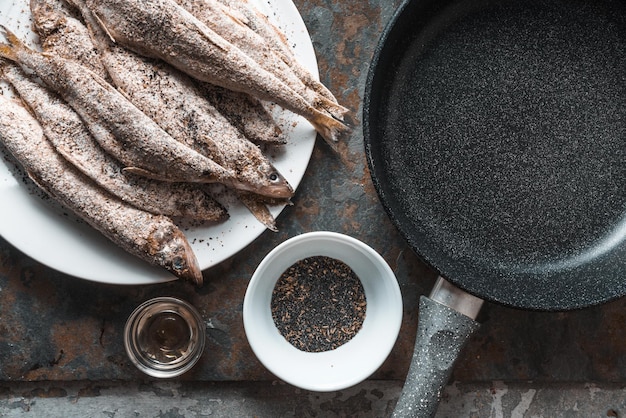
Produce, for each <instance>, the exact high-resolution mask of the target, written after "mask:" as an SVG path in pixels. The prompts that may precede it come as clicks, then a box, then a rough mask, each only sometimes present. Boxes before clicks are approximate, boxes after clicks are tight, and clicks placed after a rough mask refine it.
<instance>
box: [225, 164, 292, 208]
mask: <svg viewBox="0 0 626 418" xmlns="http://www.w3.org/2000/svg"><path fill="white" fill-rule="evenodd" d="M238 174H239V176H238V178H239V184H238V185H236V186H235V187H236V188H237V189H239V190H246V191H249V192H253V193H256V194H259V195H261V196H266V197H271V198H277V199H289V198H290V197H292V196H293V194H294V190H293V187H291V185H290V184H289V182H288V181H287V179H286V178H285V177H284V176H283V175H282V174H281V173H280V171H278V169H276V167H274V166H273V165H272V164H271V163H269V162H265V161H264V162H261V163H259V164H256V165H252V164H250V165H247V166H246V167H244V169H243V170H241V171H240V172H239V173H238Z"/></svg>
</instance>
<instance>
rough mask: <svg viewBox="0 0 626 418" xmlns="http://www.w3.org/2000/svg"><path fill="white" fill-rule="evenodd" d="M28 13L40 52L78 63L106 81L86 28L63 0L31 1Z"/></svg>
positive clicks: (105, 75) (102, 66)
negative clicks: (29, 13)
mask: <svg viewBox="0 0 626 418" xmlns="http://www.w3.org/2000/svg"><path fill="white" fill-rule="evenodd" d="M30 10H31V14H32V16H33V28H34V30H35V32H36V33H37V34H38V35H39V39H40V42H41V49H42V50H43V51H46V52H48V53H50V54H56V55H59V56H61V57H64V58H67V59H72V60H74V61H77V62H80V63H81V64H82V65H83V66H85V67H87V68H89V69H90V70H91V71H93V72H94V73H96V74H98V75H99V76H100V77H102V78H103V79H105V80H107V81H108V80H109V78H108V76H109V75H108V73H107V71H106V69H105V68H104V65H103V64H102V62H101V61H100V56H99V54H98V51H97V50H96V48H95V47H94V46H93V44H91V42H90V40H89V32H88V31H87V28H86V27H85V25H83V24H82V22H80V21H79V20H78V19H77V18H76V16H75V15H74V14H73V13H72V12H71V11H70V8H69V6H68V5H67V4H66V3H65V2H64V1H63V0H30Z"/></svg>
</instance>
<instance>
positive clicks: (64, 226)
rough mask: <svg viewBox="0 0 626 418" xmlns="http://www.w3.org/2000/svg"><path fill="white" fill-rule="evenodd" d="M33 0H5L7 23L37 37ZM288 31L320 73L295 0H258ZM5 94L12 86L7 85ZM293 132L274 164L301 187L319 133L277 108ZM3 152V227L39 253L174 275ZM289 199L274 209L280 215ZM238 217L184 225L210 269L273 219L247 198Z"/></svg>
mask: <svg viewBox="0 0 626 418" xmlns="http://www.w3.org/2000/svg"><path fill="white" fill-rule="evenodd" d="M28 3H29V2H28V0H3V1H2V2H0V24H3V25H5V26H6V27H7V28H9V29H10V30H12V31H13V32H15V33H16V34H17V35H18V36H20V37H21V38H22V39H24V40H27V41H28V42H29V43H31V44H32V43H33V42H34V41H35V39H36V38H35V35H34V34H33V33H32V30H31V22H30V11H29V7H28ZM252 3H253V4H255V5H256V6H257V7H258V8H259V9H260V10H261V11H262V12H263V13H265V14H266V15H267V16H268V17H269V18H270V19H271V20H272V21H273V22H274V23H275V24H276V25H278V26H279V27H280V28H281V29H282V30H283V31H284V32H285V34H286V35H287V37H288V39H289V41H290V43H291V45H295V47H294V48H295V53H296V56H297V57H298V59H299V60H300V62H301V63H302V64H303V65H304V66H305V67H306V68H308V69H309V71H311V73H313V74H314V75H316V76H317V75H318V68H317V61H316V58H315V52H314V50H313V45H312V43H311V39H310V37H309V34H308V32H307V29H306V26H305V24H304V22H303V21H302V17H301V16H300V13H299V12H298V10H297V9H296V7H295V5H294V4H293V3H292V2H291V0H268V1H260V0H252ZM3 92H4V94H10V92H9V91H8V90H7V89H6V87H5V88H4V89H3ZM277 120H278V122H279V123H280V125H281V128H282V129H283V132H284V133H285V134H286V136H287V141H288V143H287V145H285V146H284V147H282V151H281V152H278V153H276V154H273V155H272V156H271V158H272V161H273V162H274V165H275V166H276V168H278V170H279V171H280V172H281V173H282V174H283V175H284V176H285V177H286V178H287V180H288V181H289V182H290V184H291V185H292V186H293V187H294V189H295V188H297V186H298V185H299V184H300V181H301V180H302V177H303V175H304V173H305V170H306V167H307V165H308V163H309V159H310V158H311V153H312V151H313V146H314V144H315V137H316V133H315V130H314V129H313V127H312V126H311V125H310V124H309V123H308V122H307V121H306V120H304V119H303V118H301V117H298V116H295V115H294V114H292V113H289V112H282V111H279V112H277ZM2 152H3V154H2V158H0V235H1V236H2V237H3V238H4V239H6V240H7V241H8V242H10V243H11V244H12V245H14V246H15V247H16V248H18V249H19V250H20V251H22V252H24V253H25V254H27V255H28V256H30V257H32V258H34V259H35V260H37V261H39V262H41V263H43V264H45V265H47V266H49V267H51V268H54V269H56V270H59V271H61V272H63V273H66V274H70V275H72V276H76V277H79V278H83V279H87V280H92V281H97V282H104V283H114V284H149V283H157V282H165V281H169V280H173V279H174V278H175V277H174V276H173V275H171V274H170V273H168V272H166V271H165V270H162V269H160V268H155V267H152V266H150V265H148V264H147V263H145V262H143V261H142V260H139V259H137V258H135V257H133V256H131V255H129V254H127V253H125V252H124V251H122V250H121V249H119V248H117V247H116V246H115V245H114V244H112V243H111V242H110V241H108V240H107V239H106V238H104V237H103V236H102V235H100V234H99V233H98V232H96V231H95V230H93V229H91V228H90V227H89V226H87V225H86V224H84V223H82V222H80V221H78V220H76V219H75V217H74V216H72V215H69V214H68V213H67V212H65V211H64V210H63V209H62V208H60V207H58V206H56V205H54V204H51V202H49V200H48V199H45V200H44V199H42V198H41V194H40V193H39V192H38V191H36V190H32V189H30V188H29V186H27V183H25V182H23V181H22V179H21V176H22V174H20V173H15V170H14V169H13V167H12V164H11V163H9V162H7V159H6V158H5V155H4V152H5V150H4V149H2ZM283 208H284V206H282V205H281V206H274V207H271V208H270V210H271V212H272V214H273V215H274V216H275V217H276V216H278V215H279V214H280V212H281V211H282V210H283ZM228 210H229V213H230V219H229V220H228V221H226V222H223V223H220V224H217V225H210V226H193V227H184V232H185V235H186V236H187V238H188V239H189V241H190V243H191V246H192V248H193V250H194V252H195V254H196V256H197V258H198V262H199V263H200V267H201V268H202V269H203V270H204V269H207V268H209V267H211V266H214V265H216V264H218V263H220V262H221V261H223V260H225V259H226V258H228V257H230V256H232V255H234V254H236V253H237V252H239V251H240V250H242V249H243V248H244V247H246V246H247V245H248V244H250V243H251V242H252V241H254V240H255V239H256V238H257V237H258V236H259V235H260V234H261V233H262V232H263V231H264V230H265V227H264V226H263V225H262V224H261V223H260V222H258V221H257V220H256V218H255V217H254V216H253V215H252V214H251V213H250V212H249V211H248V210H247V209H245V207H243V205H241V204H238V203H234V204H233V205H230V206H229V207H228Z"/></svg>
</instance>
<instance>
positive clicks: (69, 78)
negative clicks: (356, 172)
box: [0, 27, 236, 187]
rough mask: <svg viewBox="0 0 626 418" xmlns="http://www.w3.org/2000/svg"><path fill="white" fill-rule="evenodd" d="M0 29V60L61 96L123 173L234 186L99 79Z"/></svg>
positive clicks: (223, 171)
mask: <svg viewBox="0 0 626 418" xmlns="http://www.w3.org/2000/svg"><path fill="white" fill-rule="evenodd" d="M0 28H1V29H2V32H4V35H5V37H6V39H7V40H8V43H0V57H4V58H6V59H8V60H11V61H14V62H16V63H17V64H19V65H20V66H22V67H24V68H26V69H28V70H30V71H32V72H33V73H34V74H35V75H37V76H38V77H39V78H40V79H41V80H43V82H44V83H45V84H46V85H47V86H48V87H49V88H51V89H52V90H54V91H55V92H57V93H58V94H59V95H61V97H63V98H64V99H65V101H66V102H67V103H68V104H69V105H70V106H72V108H73V109H74V110H75V111H76V112H77V113H78V114H79V115H80V116H81V118H82V119H83V120H84V121H85V123H86V125H87V127H88V128H89V130H90V131H91V133H92V134H93V135H94V138H95V139H96V140H97V141H98V143H100V145H101V146H102V147H103V148H104V149H105V150H106V151H107V152H109V153H110V154H111V155H113V156H115V158H117V159H118V160H119V161H120V162H122V163H123V164H124V165H125V167H124V170H126V171H128V172H131V173H136V174H140V175H143V176H146V177H149V178H154V179H159V180H165V181H190V182H205V183H213V182H221V183H224V184H227V185H233V187H236V181H235V180H236V179H234V176H233V173H232V172H230V171H228V170H226V169H224V168H223V167H221V166H220V165H218V164H217V163H215V162H214V161H212V160H210V159H208V158H207V157H205V156H203V155H201V154H200V153H198V152H196V151H194V150H192V149H191V148H189V147H188V146H186V145H184V144H181V143H180V142H178V141H176V140H175V139H173V138H172V137H171V136H170V135H168V134H167V133H166V132H165V131H164V130H163V129H161V128H160V127H159V126H158V125H157V124H156V122H154V121H153V120H152V119H150V118H149V117H148V116H146V115H145V114H144V113H143V112H141V111H140V110H139V109H137V107H136V106H134V105H133V104H132V103H130V102H129V101H128V100H127V99H126V98H125V97H124V96H123V95H122V94H121V93H120V92H118V91H117V90H116V89H115V88H113V87H112V86H111V85H110V84H108V83H107V82H106V81H105V80H103V79H102V78H101V77H99V76H97V75H96V74H95V73H93V72H92V71H90V70H88V69H86V68H85V67H83V66H81V65H80V64H78V63H76V62H75V61H71V60H67V59H65V58H61V57H58V56H55V55H50V54H45V53H39V52H37V51H33V50H32V49H29V48H28V47H26V46H25V45H24V44H23V43H22V42H21V41H20V40H19V39H18V38H17V37H16V36H15V35H14V34H13V33H12V32H10V31H9V30H8V29H6V28H5V27H0Z"/></svg>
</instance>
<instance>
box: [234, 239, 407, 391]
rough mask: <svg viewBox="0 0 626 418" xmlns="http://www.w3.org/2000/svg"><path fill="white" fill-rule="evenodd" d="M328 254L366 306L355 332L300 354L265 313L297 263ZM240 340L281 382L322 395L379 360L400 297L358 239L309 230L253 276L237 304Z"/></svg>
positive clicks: (387, 346) (395, 322) (385, 268)
mask: <svg viewBox="0 0 626 418" xmlns="http://www.w3.org/2000/svg"><path fill="white" fill-rule="evenodd" d="M312 256H328V257H332V258H335V259H338V260H341V261H343V262H344V263H346V264H347V265H348V266H350V268H352V270H353V271H354V272H355V273H356V275H357V276H358V277H359V279H360V280H361V283H362V284H363V290H364V291H365V298H366V302H367V308H366V314H365V320H364V322H363V326H362V327H361V329H360V331H359V332H358V333H357V334H356V335H355V336H354V337H353V338H352V339H351V340H350V341H348V342H347V343H345V344H343V345H341V346H339V347H338V348H336V349H334V350H330V351H323V352H314V353H313V352H306V351H301V350H298V349H297V348H295V347H294V346H293V345H291V344H290V343H289V342H288V341H287V340H286V339H285V338H284V337H283V336H282V335H281V334H280V332H279V331H278V328H277V327H276V325H275V324H274V320H273V319H272V313H271V300H272V292H273V290H274V286H275V285H276V282H277V281H278V279H279V277H280V276H281V274H282V273H283V272H284V271H285V270H287V269H288V268H289V267H290V266H291V265H293V264H294V263H296V262H297V261H299V260H301V259H303V258H307V257H312ZM243 322H244V328H245V331H246V336H247V338H248V341H249V343H250V346H251V347H252V350H253V351H254V353H255V354H256V356H257V357H258V359H259V361H261V363H262V364H263V365H264V366H265V367H266V368H267V369H268V370H269V371H271V372H272V373H273V374H275V375H276V376H277V377H278V378H280V379H281V380H284V381H285V382H287V383H289V384H292V385H294V386H297V387H299V388H302V389H306V390H311V391H318V392H328V391H334V390H340V389H344V388H347V387H350V386H353V385H355V384H357V383H359V382H361V381H363V380H365V379H366V378H368V377H369V376H370V375H371V374H372V373H374V372H375V371H376V370H377V369H378V368H379V367H380V366H381V364H382V363H383V362H384V361H385V359H386V358H387V356H388V355H389V353H390V352H391V349H392V348H393V346H394V344H395V341H396V339H397V337H398V333H399V332H400V324H401V322H402V296H401V294H400V288H399V286H398V282H397V280H396V277H395V275H394V274H393V271H392V270H391V268H390V267H389V265H388V264H387V263H386V262H385V260H384V259H383V258H382V257H381V256H380V255H379V254H378V253H377V252H376V251H374V250H373V249H372V248H370V247H369V246H367V245H366V244H364V243H362V242H361V241H359V240H357V239H354V238H351V237H349V236H347V235H342V234H338V233H334V232H310V233H306V234H302V235H299V236H296V237H294V238H291V239H289V240H287V241H285V242H283V243H282V244H280V245H278V246H277V247H276V248H274V249H273V250H272V251H271V252H270V253H269V254H268V255H267V256H266V257H265V258H264V259H263V261H262V262H261V263H260V264H259V266H258V267H257V269H256V271H255V272H254V274H253V276H252V278H251V280H250V283H249V285H248V289H247V291H246V295H245V298H244V302H243Z"/></svg>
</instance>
